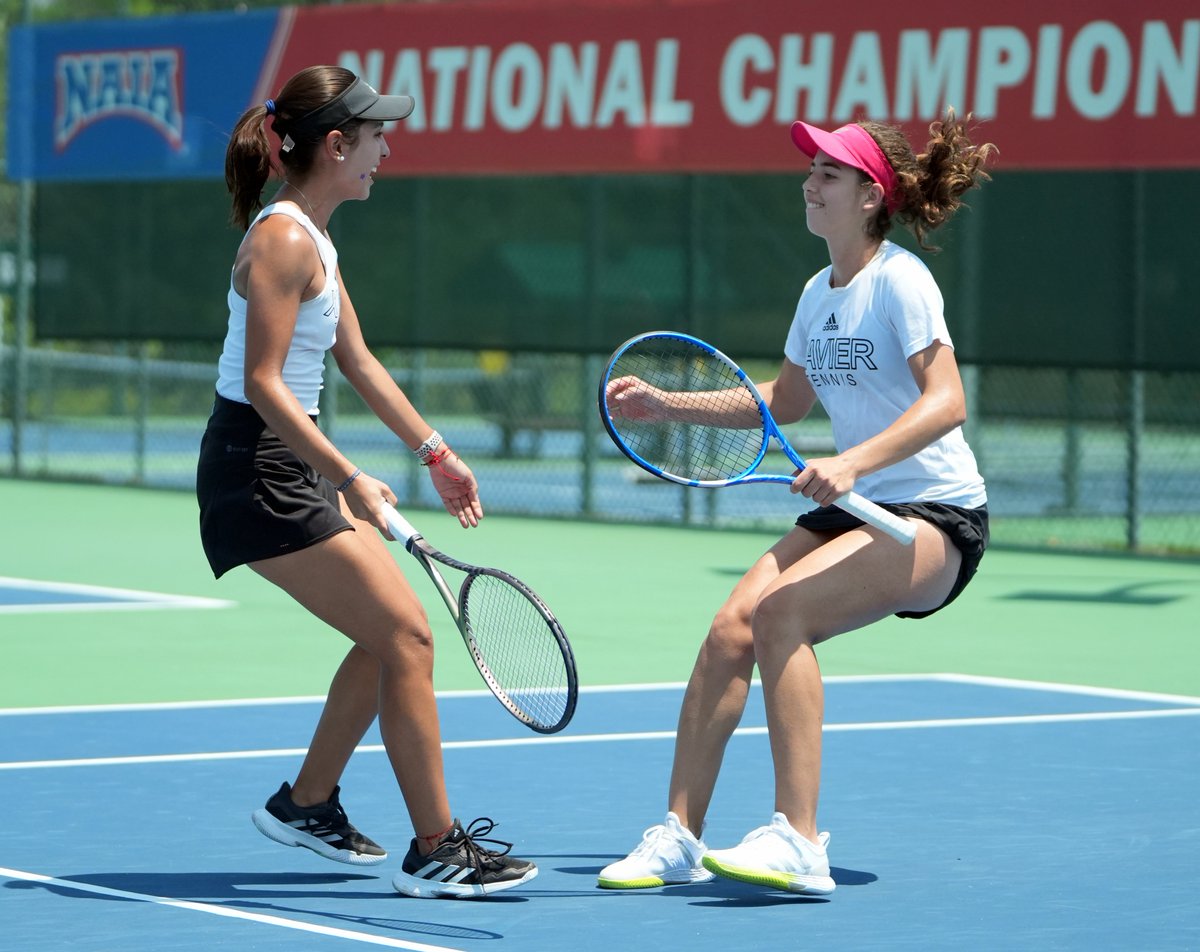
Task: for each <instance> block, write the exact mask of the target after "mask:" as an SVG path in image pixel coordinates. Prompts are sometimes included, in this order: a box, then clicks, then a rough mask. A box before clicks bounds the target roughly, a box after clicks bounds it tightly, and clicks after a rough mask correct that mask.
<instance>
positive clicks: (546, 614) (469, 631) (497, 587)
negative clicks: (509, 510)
mask: <svg viewBox="0 0 1200 952" xmlns="http://www.w3.org/2000/svg"><path fill="white" fill-rule="evenodd" d="M384 518H385V519H386V520H387V524H388V529H389V530H390V531H391V533H392V536H393V537H394V538H395V539H396V541H397V542H403V543H404V547H405V548H406V549H407V550H408V551H409V552H410V553H411V554H412V556H413V557H414V558H415V559H416V560H417V561H418V562H420V563H421V567H422V568H423V569H424V570H425V572H426V573H427V574H428V575H429V578H430V579H431V580H432V582H433V585H434V587H435V588H436V589H437V590H438V594H439V595H441V596H442V600H443V601H444V602H445V603H446V607H447V608H448V609H449V610H450V615H451V617H453V618H454V623H455V625H457V626H458V630H459V633H460V634H461V635H462V638H463V642H464V643H465V644H466V646H467V651H468V652H469V653H470V655H471V660H472V661H473V662H474V663H475V667H476V668H478V669H479V673H480V674H481V675H482V676H483V680H484V683H485V684H487V686H488V688H489V689H490V690H491V692H492V694H494V695H495V696H496V699H497V700H498V701H499V702H500V703H501V704H503V705H504V707H505V708H506V709H507V710H508V711H509V713H510V714H512V715H513V717H515V718H516V719H517V720H519V721H520V722H521V723H522V724H524V725H525V726H526V727H528V728H529V729H530V730H533V731H537V732H538V733H539V734H553V733H556V732H558V731H560V730H562V729H563V728H564V727H566V726H567V724H568V723H570V720H571V717H572V716H573V715H574V713H575V703H576V701H577V700H578V697H579V678H578V675H577V674H576V671H575V655H574V653H573V652H572V650H571V644H570V642H569V641H567V636H566V635H565V634H564V633H563V630H562V626H561V625H560V624H559V623H558V619H556V618H555V617H554V613H553V612H551V611H550V609H549V608H548V607H547V606H546V603H545V602H543V601H542V600H541V598H540V597H538V595H537V593H536V592H534V591H533V589H531V588H530V587H529V586H528V585H526V584H525V583H524V582H522V581H521V580H520V579H518V578H516V577H515V576H513V575H510V574H509V573H508V572H503V571H501V570H500V569H492V568H481V567H479V566H477V565H471V564H469V563H467V562H460V561H459V560H458V559H454V558H451V557H450V556H448V555H446V554H445V553H443V552H440V551H438V550H437V549H435V548H434V547H433V546H432V545H430V544H429V542H427V541H426V540H425V537H424V536H422V535H421V533H419V532H418V531H417V530H416V529H415V528H413V526H412V524H411V523H410V522H409V521H408V520H407V519H405V518H404V517H403V516H402V515H400V513H398V512H397V511H396V509H395V508H394V507H393V506H390V505H387V504H386V503H385V504H384ZM435 563H440V564H442V565H444V566H446V567H448V568H451V569H455V570H457V571H459V572H462V573H463V574H464V575H465V576H466V577H465V578H464V579H463V581H462V584H461V585H460V587H459V590H458V594H457V595H455V594H454V592H452V591H451V589H450V586H449V584H447V582H446V579H445V577H444V576H443V575H442V573H441V572H440V571H439V570H438V567H437V565H436V564H435Z"/></svg>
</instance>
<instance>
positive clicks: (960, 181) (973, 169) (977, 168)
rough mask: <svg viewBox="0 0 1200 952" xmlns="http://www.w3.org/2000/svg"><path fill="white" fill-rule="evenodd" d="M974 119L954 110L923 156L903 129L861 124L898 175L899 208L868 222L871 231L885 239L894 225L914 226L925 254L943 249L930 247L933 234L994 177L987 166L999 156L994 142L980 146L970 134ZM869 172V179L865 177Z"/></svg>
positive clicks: (934, 127)
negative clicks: (973, 191) (965, 196)
mask: <svg viewBox="0 0 1200 952" xmlns="http://www.w3.org/2000/svg"><path fill="white" fill-rule="evenodd" d="M971 119H972V116H971V114H970V113H968V114H967V116H966V118H965V119H959V118H958V117H957V116H956V115H955V113H954V110H953V109H947V110H946V115H945V118H943V119H939V120H937V121H935V122H933V123H931V124H930V126H929V137H930V138H929V144H928V145H926V147H925V151H924V152H922V153H921V154H920V155H915V154H914V153H913V149H912V145H911V144H910V143H909V141H908V137H907V136H906V135H905V134H904V132H903V130H901V129H900V128H899V127H897V126H893V125H887V124H885V123H881V122H870V121H864V122H860V123H858V124H859V125H860V126H862V128H863V129H865V130H866V131H867V133H868V134H869V135H870V136H871V138H873V139H874V140H875V141H876V142H877V143H878V145H879V148H880V149H882V150H883V154H884V156H885V157H886V158H887V160H888V162H889V163H890V164H891V166H892V168H893V169H894V170H895V172H896V191H897V197H898V199H899V207H898V208H897V209H896V211H895V213H893V214H889V212H888V210H887V208H881V209H880V210H879V213H878V215H876V217H875V218H873V219H871V221H870V222H868V223H867V233H868V234H869V235H870V236H871V237H872V238H877V239H880V240H882V239H883V238H884V237H885V236H886V235H887V233H888V231H889V230H890V229H891V227H892V225H893V223H894V222H896V221H899V222H900V224H901V225H902V226H903V227H905V228H908V229H909V230H910V231H911V232H912V233H913V235H914V237H915V238H916V239H917V244H918V245H920V246H921V248H922V249H924V250H925V251H939V250H940V249H939V248H938V247H937V246H936V245H931V244H928V242H927V240H926V239H927V238H928V235H929V233H930V232H931V231H933V230H934V229H935V228H938V227H940V226H941V225H944V224H945V223H946V222H948V221H949V220H950V219H951V217H953V215H954V213H955V212H956V211H958V209H959V208H960V207H961V206H962V205H963V200H962V196H963V194H964V193H965V192H967V191H968V190H969V189H972V188H976V187H978V186H979V185H981V184H982V183H983V182H986V181H988V180H989V179H990V178H991V176H990V175H988V173H987V172H986V171H985V170H984V166H985V165H986V164H987V163H988V162H989V161H990V160H991V159H992V157H993V156H994V155H995V154H996V153H997V152H998V150H997V148H996V146H994V145H993V144H992V143H990V142H988V143H984V144H983V145H974V144H972V142H971V139H970V136H969V135H968V134H967V127H968V125H969V124H970V122H971ZM865 177H866V176H865V173H864V178H865Z"/></svg>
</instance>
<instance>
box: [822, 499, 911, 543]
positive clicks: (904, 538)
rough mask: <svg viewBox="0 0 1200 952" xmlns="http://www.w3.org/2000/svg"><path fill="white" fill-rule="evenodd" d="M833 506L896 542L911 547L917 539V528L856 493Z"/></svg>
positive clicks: (837, 501)
mask: <svg viewBox="0 0 1200 952" xmlns="http://www.w3.org/2000/svg"><path fill="white" fill-rule="evenodd" d="M833 504H834V505H835V506H837V507H838V508H839V509H844V510H846V512H848V513H850V514H851V515H852V516H858V518H859V519H861V520H862V521H863V522H867V523H870V524H871V525H873V526H874V527H875V528H876V529H879V530H881V531H883V532H886V533H887V534H888V535H890V536H891V537H892V538H893V539H895V540H896V541H897V542H903V543H904V544H905V545H912V543H913V539H915V538H916V537H917V527H916V526H914V525H913V524H912V523H911V522H909V521H908V520H907V519H901V518H900V517H899V516H897V515H894V514H892V513H890V512H888V511H887V510H886V509H884V508H883V507H882V506H877V505H876V504H875V503H873V502H871V500H869V499H866V498H864V497H862V496H860V495H859V494H858V493H846V495H844V496H842V497H841V498H840V499H837V500H834V503H833Z"/></svg>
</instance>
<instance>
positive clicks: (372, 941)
mask: <svg viewBox="0 0 1200 952" xmlns="http://www.w3.org/2000/svg"><path fill="white" fill-rule="evenodd" d="M0 876H8V877H9V878H11V879H21V880H24V881H25V882H30V883H42V884H43V885H46V886H56V887H58V888H60V889H70V890H74V891H76V892H85V893H95V894H96V895H98V896H111V897H114V898H116V899H132V900H134V901H136V902H149V903H153V904H154V905H157V906H173V907H174V908H176V909H190V910H191V911H192V912H206V913H208V914H209V915H210V916H224V917H226V918H228V919H245V920H248V921H249V922H261V923H263V924H264V925H268V926H280V927H282V928H284V929H295V930H297V931H299V932H315V933H316V934H317V935H326V936H332V937H334V938H335V939H351V940H353V941H355V942H363V943H366V944H367V945H383V946H387V947H388V948H390V949H408V950H410V952H461V950H458V949H451V948H450V947H448V946H444V945H426V944H424V943H422V942H406V941H404V940H403V939H389V938H387V937H385V936H380V935H372V934H371V933H369V932H354V931H353V930H350V929H334V928H332V927H330V926H318V925H313V924H311V923H308V922H299V921H297V920H295V919H285V918H283V917H282V916H267V915H263V914H262V913H258V912H246V911H244V910H242V909H232V908H230V907H228V906H219V905H214V904H212V903H207V902H190V901H189V900H186V899H168V898H167V897H165V896H152V895H149V894H148V893H135V892H126V891H125V890H124V889H110V888H109V887H107V886H93V885H92V884H91V883H82V882H77V881H75V880H69V879H55V878H54V877H53V876H43V875H41V874H40V873H28V872H25V871H24V870H21V869H6V868H5V867H3V866H0Z"/></svg>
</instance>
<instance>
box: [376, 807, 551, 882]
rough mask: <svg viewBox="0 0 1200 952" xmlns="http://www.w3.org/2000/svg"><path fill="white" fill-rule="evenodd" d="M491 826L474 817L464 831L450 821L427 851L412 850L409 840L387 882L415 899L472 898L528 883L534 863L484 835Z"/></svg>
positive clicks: (533, 873)
mask: <svg viewBox="0 0 1200 952" xmlns="http://www.w3.org/2000/svg"><path fill="white" fill-rule="evenodd" d="M495 825H496V824H495V823H493V822H492V821H491V820H490V819H488V818H487V817H480V818H479V819H477V820H472V821H471V825H470V826H469V827H467V828H466V829H465V830H464V829H463V828H462V824H461V823H459V822H458V820H455V821H454V826H453V827H452V828H451V830H450V832H449V833H447V834H446V838H445V839H444V840H442V842H441V843H439V844H438V847H437V849H435V850H434V851H433V852H432V853H430V854H429V855H428V856H422V855H421V854H420V853H418V852H417V841H416V840H415V839H414V840H413V841H412V846H410V847H409V849H408V855H407V856H405V857H404V864H403V865H402V866H401V867H400V872H398V873H397V874H396V875H395V877H394V878H393V879H392V885H393V886H395V887H396V891H397V892H401V893H404V895H406V896H415V897H416V898H418V899H441V898H445V897H452V898H456V899H472V898H475V897H478V896H486V895H488V894H489V893H494V892H499V891H500V890H502V889H512V888H513V886H520V885H521V883H527V882H529V880H531V879H533V877H534V876H536V875H537V873H538V869H537V866H535V865H534V864H533V863H531V862H529V861H528V860H524V859H517V858H516V857H513V856H509V855H508V851H509V850H510V849H512V844H511V843H505V842H503V841H501V840H489V839H485V835H486V834H488V833H491V832H492V829H493V828H494V827H495ZM480 843H495V844H497V845H498V846H503V847H504V849H502V850H490V849H487V848H485V847H482V846H480V845H479V844H480Z"/></svg>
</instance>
